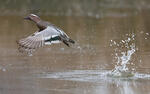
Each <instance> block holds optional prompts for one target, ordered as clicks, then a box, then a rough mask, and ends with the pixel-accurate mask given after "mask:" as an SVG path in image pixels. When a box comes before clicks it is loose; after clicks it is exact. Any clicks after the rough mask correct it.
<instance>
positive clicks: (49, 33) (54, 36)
mask: <svg viewBox="0 0 150 94" xmlns="http://www.w3.org/2000/svg"><path fill="white" fill-rule="evenodd" d="M24 19H25V20H29V21H32V22H34V23H35V24H36V26H37V27H38V31H36V32H35V33H33V34H31V35H29V36H28V37H25V38H22V39H20V40H17V44H18V45H19V48H18V50H19V51H20V52H24V51H29V52H32V51H33V50H36V49H38V48H40V47H43V46H45V45H51V44H56V43H64V44H65V45H66V46H68V47H70V43H71V44H74V43H75V41H74V40H73V39H71V38H70V37H69V36H68V35H67V34H66V33H65V32H64V31H63V30H62V29H60V28H58V27H57V26H55V25H53V24H51V23H50V22H48V21H43V20H42V19H41V18H40V17H39V16H37V15H35V14H29V15H28V16H27V17H25V18H24Z"/></svg>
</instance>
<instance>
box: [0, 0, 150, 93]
mask: <svg viewBox="0 0 150 94" xmlns="http://www.w3.org/2000/svg"><path fill="white" fill-rule="evenodd" d="M29 1H30V0H29ZM56 1H57V0H56ZM56 1H55V2H54V1H53V3H56V4H59V2H56ZM136 1H137V0H135V1H128V2H127V1H126V2H125V3H124V2H123V1H122V0H120V1H119V0H116V2H111V1H110V0H106V2H104V1H103V2H102V1H101V2H99V1H93V2H89V3H88V2H79V1H74V2H70V5H68V4H67V2H66V1H64V2H63V4H62V5H60V8H56V9H55V8H52V9H51V10H50V11H51V12H47V10H45V11H42V10H41V12H43V15H42V13H41V12H37V11H35V10H34V8H33V7H30V8H31V9H33V10H30V11H32V12H34V13H37V14H39V15H40V16H41V18H42V19H44V20H47V21H50V22H51V23H53V24H55V25H57V26H58V27H60V28H61V29H63V30H64V31H65V32H66V33H67V34H68V35H69V36H70V37H71V38H72V39H74V40H75V41H76V44H75V45H72V46H71V47H70V48H69V47H67V46H65V45H64V44H57V45H52V46H46V47H43V48H41V49H39V50H37V51H36V52H35V53H34V54H33V56H32V57H30V56H27V55H25V54H21V53H19V52H18V50H17V44H16V40H18V39H20V38H23V37H26V36H28V35H30V34H32V33H33V32H35V31H36V30H38V29H37V28H36V26H35V25H34V24H33V23H32V22H29V21H24V20H23V17H24V16H26V15H27V14H28V12H29V11H27V8H28V6H30V3H31V2H28V3H29V5H28V3H27V5H26V3H25V5H24V7H23V8H20V9H19V8H17V7H14V6H15V4H18V2H17V3H13V4H12V6H10V7H11V8H12V9H13V11H14V10H16V14H11V12H10V11H11V8H9V7H4V6H3V7H2V6H1V10H3V11H4V14H5V15H1V16H0V28H1V30H0V53H1V54H0V75H1V77H0V93H1V94H100V93H103V94H142V93H143V94H150V90H149V87H150V63H149V61H150V58H149V57H150V43H149V41H150V38H149V37H150V35H149V34H150V31H149V30H150V28H149V23H150V19H149V18H150V12H149V8H150V7H149V1H147V0H143V1H140V2H136ZM8 2H9V1H8ZM47 2H48V1H47ZM9 3H11V2H9ZM6 4H7V3H6ZM36 4H37V5H38V4H39V3H38V2H37V3H36ZM36 4H35V5H36ZM90 4H92V5H95V4H96V5H95V6H98V7H95V6H92V7H91V8H90V9H89V8H88V6H90ZM65 6H66V7H65ZM34 7H35V6H34ZM47 7H48V6H47ZM47 7H46V6H45V7H43V10H44V9H45V8H47ZM61 7H63V8H61ZM20 10H26V11H24V12H19V13H18V11H20ZM132 35H134V39H133V38H132ZM128 38H130V39H131V41H129V42H127V43H124V42H123V41H125V40H128ZM117 44H118V45H117ZM132 44H134V48H133V49H134V50H135V51H134V50H132V49H131V45H132ZM130 50H132V51H133V53H132V54H130V55H127V52H128V51H130ZM116 53H117V55H116ZM122 53H125V56H124V57H123V56H122ZM129 56H130V58H129ZM121 57H123V58H122V60H124V59H125V60H128V61H127V62H126V63H125V65H126V68H128V69H127V72H125V73H126V74H127V75H125V76H122V75H121V76H118V75H114V74H113V75H110V74H112V71H113V70H115V69H116V67H117V66H121V64H122V61H120V63H117V62H118V60H119V58H120V59H121ZM121 69H122V67H121ZM123 72H124V71H123ZM123 74H124V73H123Z"/></svg>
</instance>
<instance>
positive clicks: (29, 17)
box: [24, 14, 41, 23]
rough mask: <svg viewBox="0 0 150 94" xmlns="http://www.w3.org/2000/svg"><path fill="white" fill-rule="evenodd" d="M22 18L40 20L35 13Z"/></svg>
mask: <svg viewBox="0 0 150 94" xmlns="http://www.w3.org/2000/svg"><path fill="white" fill-rule="evenodd" d="M24 19H25V20H30V21H33V22H36V23H38V22H39V21H41V19H40V17H39V16H37V15H35V14H30V15H29V16H27V17H25V18H24Z"/></svg>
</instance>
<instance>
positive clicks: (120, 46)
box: [109, 34, 136, 77]
mask: <svg viewBox="0 0 150 94" xmlns="http://www.w3.org/2000/svg"><path fill="white" fill-rule="evenodd" d="M126 36H127V38H126V39H125V40H121V41H120V42H116V41H113V40H111V45H110V46H114V47H115V50H114V51H115V60H116V63H117V64H116V65H115V68H114V69H113V70H112V71H111V73H110V74H109V76H113V77H132V76H134V70H135V68H132V69H131V70H130V69H129V67H128V66H127V65H128V64H132V63H130V61H131V57H132V55H133V54H134V53H135V52H136V46H135V41H134V40H135V38H134V37H135V34H127V35H126Z"/></svg>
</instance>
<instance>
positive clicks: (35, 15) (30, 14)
mask: <svg viewBox="0 0 150 94" xmlns="http://www.w3.org/2000/svg"><path fill="white" fill-rule="evenodd" d="M30 15H31V16H34V17H38V16H37V15H35V14H30Z"/></svg>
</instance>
